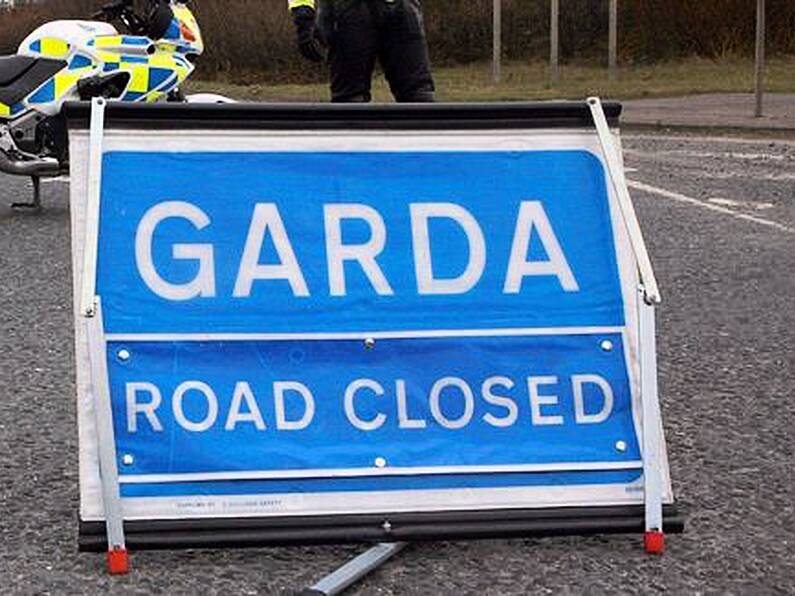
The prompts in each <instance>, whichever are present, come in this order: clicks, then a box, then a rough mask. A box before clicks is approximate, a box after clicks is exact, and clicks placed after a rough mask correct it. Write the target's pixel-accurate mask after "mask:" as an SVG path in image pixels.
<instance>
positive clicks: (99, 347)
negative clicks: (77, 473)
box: [86, 297, 129, 575]
mask: <svg viewBox="0 0 795 596" xmlns="http://www.w3.org/2000/svg"><path fill="white" fill-rule="evenodd" d="M86 327H87V332H88V345H89V357H90V360H91V393H92V395H93V398H94V415H95V420H96V425H97V443H98V445H97V448H98V450H99V473H100V477H101V481H102V505H103V508H104V510H105V525H106V528H107V534H108V555H107V557H108V571H109V572H110V573H111V575H121V574H124V573H127V572H128V571H129V558H128V555H127V547H126V545H125V540H124V518H123V515H122V508H121V496H120V494H119V470H118V467H117V465H116V461H117V460H116V440H115V437H114V432H113V414H112V412H111V405H110V388H109V386H108V365H107V360H106V359H107V348H106V345H105V334H104V330H103V325H102V306H101V303H100V299H99V297H97V298H96V301H95V306H94V316H92V317H88V318H86Z"/></svg>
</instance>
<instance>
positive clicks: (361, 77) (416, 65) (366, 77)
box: [321, 0, 434, 102]
mask: <svg viewBox="0 0 795 596" xmlns="http://www.w3.org/2000/svg"><path fill="white" fill-rule="evenodd" d="M321 6H323V7H324V8H323V9H321V28H322V30H323V31H324V35H325V37H326V40H327V42H328V45H329V63H330V68H331V100H332V101H333V102H368V101H370V99H371V94H370V88H371V82H372V77H373V70H374V69H375V63H376V60H377V61H378V62H379V63H380V65H381V68H382V69H383V70H384V74H385V75H386V79H387V81H388V83H389V87H390V89H391V90H392V95H394V96H395V100H396V101H399V102H429V101H433V95H434V84H433V77H432V76H431V67H430V61H429V60H428V46H427V43H426V41H425V30H424V27H423V22H422V8H421V5H420V0H394V1H393V2H389V1H388V0H347V1H343V2H340V1H339V0H326V2H323V3H321Z"/></svg>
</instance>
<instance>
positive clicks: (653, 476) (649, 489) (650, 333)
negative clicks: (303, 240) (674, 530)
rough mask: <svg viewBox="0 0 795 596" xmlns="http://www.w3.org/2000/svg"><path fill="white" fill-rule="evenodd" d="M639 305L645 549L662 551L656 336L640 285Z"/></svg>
mask: <svg viewBox="0 0 795 596" xmlns="http://www.w3.org/2000/svg"><path fill="white" fill-rule="evenodd" d="M638 303H639V305H640V313H639V314H640V316H639V324H640V398H641V402H642V404H643V406H642V412H643V413H642V416H643V420H642V423H643V492H644V504H645V518H646V523H645V526H646V532H645V537H644V538H645V546H646V551H647V552H649V553H653V554H662V552H663V550H664V548H665V537H664V534H663V514H662V463H661V462H662V434H661V433H662V419H661V416H660V400H659V396H658V393H657V391H658V389H657V340H656V337H655V336H656V332H655V321H654V305H652V304H650V303H648V302H647V297H646V290H645V289H644V288H643V287H641V288H640V290H639V295H638Z"/></svg>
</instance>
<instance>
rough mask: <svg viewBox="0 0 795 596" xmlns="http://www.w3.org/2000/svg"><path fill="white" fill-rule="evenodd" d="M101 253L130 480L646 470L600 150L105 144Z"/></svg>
mask: <svg viewBox="0 0 795 596" xmlns="http://www.w3.org/2000/svg"><path fill="white" fill-rule="evenodd" d="M141 172H147V175H146V176H141V175H140V173H141ZM133 191H134V199H135V200H130V196H131V192H133ZM97 271H98V272H97V294H99V295H100V296H101V298H102V307H103V317H104V321H103V322H104V327H105V332H106V334H107V338H108V370H109V379H110V389H111V396H112V397H111V399H112V408H113V417H114V426H115V437H116V442H117V450H118V453H119V457H120V458H122V459H121V462H122V465H121V466H120V474H121V477H122V480H123V481H125V479H126V481H127V484H125V489H124V490H125V493H124V494H127V495H132V494H135V495H156V494H191V491H193V490H194V489H195V490H196V494H221V493H226V492H229V493H241V492H242V493H245V492H246V491H254V492H268V491H281V492H291V491H298V492H301V490H307V491H324V490H325V491H335V490H339V491H346V490H368V489H369V490H373V491H375V490H404V489H408V488H412V489H414V488H461V487H477V486H485V485H488V486H531V485H538V484H545V485H546V484H567V483H572V484H577V483H579V484H583V483H587V484H599V483H611V482H613V483H622V482H627V481H629V480H632V479H634V478H636V477H637V474H638V473H639V471H638V470H639V467H640V464H639V460H640V453H639V446H638V441H637V436H636V431H635V420H634V416H633V410H632V397H631V390H630V381H629V375H628V370H627V359H626V353H625V346H624V335H623V328H624V325H625V320H624V302H623V298H622V286H621V279H620V276H619V272H618V265H617V259H616V247H615V244H614V232H613V224H612V218H611V209H610V204H609V200H608V195H607V187H606V183H605V178H604V172H603V167H602V164H601V162H600V161H599V160H598V159H597V158H596V157H594V156H593V155H592V154H591V153H589V152H587V151H584V150H583V151H575V150H567V151H514V152H509V151H505V152H497V151H472V152H400V153H397V152H358V153H333V152H324V153H320V152H317V153H313V152H308V153H273V152H268V153H206V152H198V153H136V152H113V153H108V154H106V155H105V156H104V162H103V177H102V196H101V211H100V241H99V254H98V270H97ZM368 337H373V338H376V339H375V341H374V342H373V341H364V340H365V338H368ZM391 475H393V476H391ZM397 476H402V478H397ZM390 477H391V479H389V478H390ZM158 478H161V479H162V478H166V480H163V481H162V482H160V484H163V483H165V484H163V485H164V486H165V485H168V486H169V487H170V488H168V489H165V488H162V487H161V488H157V489H146V488H141V486H142V485H147V484H153V485H157V484H158V482H159V481H158ZM484 478H485V479H488V480H484ZM191 482H199V485H194V484H191ZM202 482H206V483H205V484H201V483H202ZM229 482H232V483H233V484H232V485H230V484H228V483H229ZM484 482H485V483H486V484H485V485H484V484H483V483H484ZM225 483H226V484H225ZM235 483H236V484H235ZM258 483H259V484H258ZM269 483H270V484H269ZM351 483H353V484H351ZM175 484H176V485H179V486H178V487H177V488H175ZM136 487H137V488H136ZM300 487H303V488H300ZM161 489H162V490H165V491H166V492H165V493H160V492H158V491H160V490H161ZM168 491H173V492H172V493H168ZM214 491H215V492H214Z"/></svg>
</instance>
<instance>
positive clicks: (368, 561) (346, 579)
mask: <svg viewBox="0 0 795 596" xmlns="http://www.w3.org/2000/svg"><path fill="white" fill-rule="evenodd" d="M405 546H406V543H405V542H382V543H380V544H378V545H377V546H374V547H372V548H371V549H369V550H367V551H366V552H364V553H362V554H361V555H359V556H358V557H356V558H355V559H352V560H351V561H349V562H348V563H345V565H343V566H342V567H340V568H339V569H337V570H336V571H334V572H333V573H330V574H329V575H327V576H326V577H324V578H323V579H321V580H320V581H319V582H317V583H316V584H315V585H314V586H312V587H310V588H307V589H305V590H304V591H303V592H301V596H336V595H337V594H341V593H342V592H344V591H345V590H346V589H347V588H349V587H350V586H352V585H353V584H354V583H356V582H357V581H359V580H360V579H361V578H363V577H364V576H365V575H367V574H368V573H370V572H371V571H374V570H376V569H378V568H379V567H380V566H381V565H383V564H384V563H386V562H387V561H388V560H389V559H391V558H392V557H393V556H395V555H396V554H398V553H399V552H400V551H401V550H403V548H405Z"/></svg>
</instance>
